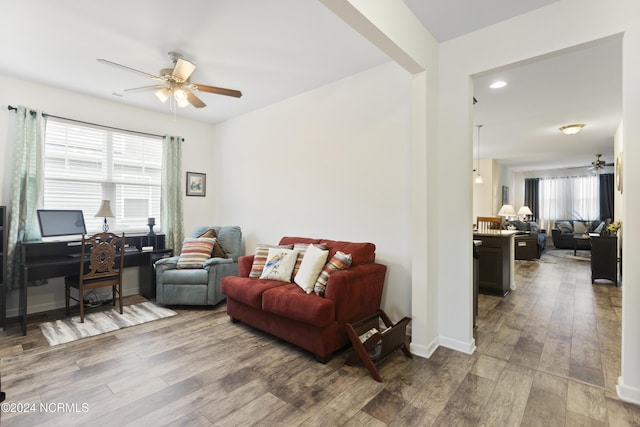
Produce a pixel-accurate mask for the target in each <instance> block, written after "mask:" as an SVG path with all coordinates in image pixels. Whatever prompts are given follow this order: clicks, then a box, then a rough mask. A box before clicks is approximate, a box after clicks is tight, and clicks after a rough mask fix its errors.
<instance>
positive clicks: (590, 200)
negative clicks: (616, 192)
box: [540, 175, 600, 226]
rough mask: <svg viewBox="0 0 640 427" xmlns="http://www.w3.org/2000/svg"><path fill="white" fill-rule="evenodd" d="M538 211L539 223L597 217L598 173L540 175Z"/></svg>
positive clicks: (598, 217)
mask: <svg viewBox="0 0 640 427" xmlns="http://www.w3.org/2000/svg"><path fill="white" fill-rule="evenodd" d="M540 212H541V213H540V217H541V220H542V222H543V223H545V222H552V221H556V220H561V219H582V220H596V219H600V184H599V180H598V176H596V175H589V176H572V177H562V178H540ZM546 225H547V224H546V223H545V224H544V226H546Z"/></svg>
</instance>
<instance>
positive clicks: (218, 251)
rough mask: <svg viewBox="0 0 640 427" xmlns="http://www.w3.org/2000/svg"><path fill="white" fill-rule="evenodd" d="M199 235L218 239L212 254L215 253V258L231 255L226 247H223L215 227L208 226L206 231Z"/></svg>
mask: <svg viewBox="0 0 640 427" xmlns="http://www.w3.org/2000/svg"><path fill="white" fill-rule="evenodd" d="M198 237H200V238H202V237H206V238H209V239H216V242H215V243H214V245H213V252H212V255H213V257H214V258H228V257H229V255H227V253H226V252H225V250H224V248H223V247H222V244H220V241H219V240H218V233H216V230H215V229H214V228H208V229H207V230H206V231H205V232H204V233H202V234H201V235H199V236H198Z"/></svg>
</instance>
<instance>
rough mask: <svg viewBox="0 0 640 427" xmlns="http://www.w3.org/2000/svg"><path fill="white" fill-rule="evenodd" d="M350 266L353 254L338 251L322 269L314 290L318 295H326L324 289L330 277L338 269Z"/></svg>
mask: <svg viewBox="0 0 640 427" xmlns="http://www.w3.org/2000/svg"><path fill="white" fill-rule="evenodd" d="M350 266H351V254H345V253H344V252H341V251H338V252H336V254H335V255H334V256H333V257H332V258H331V259H330V260H329V262H328V263H327V264H326V265H325V266H324V268H323V269H322V272H321V273H320V276H318V280H316V283H315V285H314V286H313V292H315V293H316V294H317V295H324V290H325V289H326V287H327V282H328V281H329V277H330V276H331V275H332V274H333V273H335V272H336V271H340V270H346V269H347V268H349V267H350Z"/></svg>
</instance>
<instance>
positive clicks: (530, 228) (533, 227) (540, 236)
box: [509, 220, 547, 258]
mask: <svg viewBox="0 0 640 427" xmlns="http://www.w3.org/2000/svg"><path fill="white" fill-rule="evenodd" d="M509 226H513V227H515V228H516V230H518V231H521V232H523V233H526V234H528V235H529V236H531V237H534V238H535V239H536V245H537V248H536V249H537V251H536V252H537V258H540V256H542V251H544V248H545V247H546V246H547V231H546V230H545V229H541V228H540V226H539V225H538V223H537V222H533V221H520V220H509Z"/></svg>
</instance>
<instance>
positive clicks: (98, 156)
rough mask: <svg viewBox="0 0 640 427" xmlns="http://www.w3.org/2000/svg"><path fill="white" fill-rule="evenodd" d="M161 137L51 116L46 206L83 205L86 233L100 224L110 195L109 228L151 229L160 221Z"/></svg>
mask: <svg viewBox="0 0 640 427" xmlns="http://www.w3.org/2000/svg"><path fill="white" fill-rule="evenodd" d="M161 162H162V139H161V138H158V137H154V136H145V135H139V134H135V133H127V132H126V131H121V130H113V129H109V128H104V127H100V126H91V125H82V124H77V123H71V122H67V121H65V120H60V119H52V118H48V119H47V127H46V135H45V173H44V208H45V209H82V211H83V212H84V217H85V222H86V225H87V232H88V233H94V232H98V231H100V230H101V229H102V221H103V218H95V217H94V215H95V213H96V212H98V209H99V207H100V201H101V200H103V199H106V200H111V209H112V211H113V213H114V215H115V218H109V226H110V230H111V231H114V230H115V231H119V232H122V231H125V232H132V231H140V232H142V231H148V229H147V226H146V224H147V218H148V217H155V218H156V223H157V224H160V223H161V222H160V182H161V177H160V167H161Z"/></svg>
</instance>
